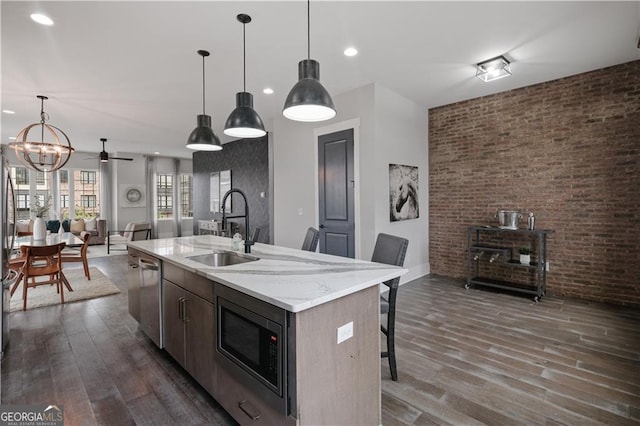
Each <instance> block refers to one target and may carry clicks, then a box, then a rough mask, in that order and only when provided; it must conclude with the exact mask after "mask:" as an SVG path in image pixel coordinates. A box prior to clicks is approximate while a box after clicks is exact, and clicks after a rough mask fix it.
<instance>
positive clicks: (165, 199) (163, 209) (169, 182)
mask: <svg viewBox="0 0 640 426" xmlns="http://www.w3.org/2000/svg"><path fill="white" fill-rule="evenodd" d="M156 189H157V193H158V219H170V218H172V217H173V175H167V174H159V175H158V183H157V187H156Z"/></svg>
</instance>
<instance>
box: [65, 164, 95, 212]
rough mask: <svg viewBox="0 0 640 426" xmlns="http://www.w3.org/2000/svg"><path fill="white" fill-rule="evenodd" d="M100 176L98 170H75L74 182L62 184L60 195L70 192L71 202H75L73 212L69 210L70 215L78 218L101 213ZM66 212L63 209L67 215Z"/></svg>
mask: <svg viewBox="0 0 640 426" xmlns="http://www.w3.org/2000/svg"><path fill="white" fill-rule="evenodd" d="M99 177H100V175H99V174H98V172H97V171H96V170H74V171H73V182H70V184H69V185H62V184H61V185H60V195H67V193H68V194H69V203H70V204H71V203H73V212H69V216H70V217H73V218H75V219H77V218H84V217H93V216H98V215H99V214H100V179H99ZM65 188H66V189H65ZM66 213H67V212H66V211H65V210H64V209H63V212H62V214H63V215H64V216H66ZM71 213H72V214H71Z"/></svg>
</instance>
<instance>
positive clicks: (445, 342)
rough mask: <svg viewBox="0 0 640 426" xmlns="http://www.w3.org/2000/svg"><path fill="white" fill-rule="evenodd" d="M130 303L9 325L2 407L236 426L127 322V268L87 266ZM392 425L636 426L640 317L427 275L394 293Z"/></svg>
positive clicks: (83, 306)
mask: <svg viewBox="0 0 640 426" xmlns="http://www.w3.org/2000/svg"><path fill="white" fill-rule="evenodd" d="M90 263H91V265H92V266H97V267H98V268H100V269H101V270H102V271H103V272H104V273H105V274H106V275H107V276H109V277H110V278H111V279H112V281H113V282H114V283H116V284H117V285H118V286H119V287H120V288H121V290H122V292H121V293H120V294H118V295H115V296H109V297H104V298H100V299H94V300H90V301H86V302H77V303H70V304H67V305H64V306H54V307H49V308H41V309H34V310H30V311H27V312H25V313H23V312H16V313H12V314H11V315H10V317H9V320H10V325H11V335H10V344H9V347H8V348H7V351H6V353H5V357H4V359H3V360H2V364H1V366H2V371H1V375H0V379H1V380H2V383H1V392H2V394H1V402H2V404H31V403H47V404H48V403H56V404H63V405H64V408H65V425H76V424H78V425H85V424H86V425H92V424H105V425H107V424H108V425H126V424H141V425H142V424H150V425H151V424H152V425H161V424H168V425H174V424H176V425H177V424H179V425H187V424H193V425H198V424H224V425H227V424H233V423H234V422H233V420H232V419H231V418H230V417H229V416H228V415H227V414H226V413H225V412H224V410H222V409H221V408H220V406H219V405H218V404H217V403H216V402H215V400H213V399H212V398H211V397H209V396H208V395H207V394H206V392H205V391H204V390H203V389H202V388H201V387H200V386H199V385H198V384H197V383H195V382H194V381H193V380H191V379H190V378H189V377H188V375H187V374H186V373H185V372H184V371H183V370H182V369H181V368H180V367H179V366H178V365H177V364H176V363H175V362H173V361H172V360H171V358H170V357H168V356H167V355H166V354H165V353H164V351H161V350H158V349H156V348H155V347H154V345H153V343H151V341H150V340H148V339H147V338H146V337H145V336H144V335H142V334H141V333H140V332H139V331H138V328H137V323H136V322H135V320H133V319H132V318H131V317H130V316H129V315H128V313H127V296H126V284H125V282H126V280H125V278H124V275H125V273H126V257H125V256H111V257H109V258H97V259H91V260H90ZM398 304H399V305H398V306H399V314H398V323H397V352H398V358H399V359H398V371H399V381H398V382H392V381H391V380H390V374H389V370H388V366H387V363H386V360H382V361H381V368H382V370H381V371H382V407H383V409H382V411H383V413H382V420H383V424H385V425H396V424H452V425H472V424H489V425H502V424H517V425H543V424H544V425H547V424H548V425H561V424H566V425H589V424H609V425H624V424H640V313H638V312H637V311H634V310H630V309H622V308H618V307H610V306H603V305H597V304H586V303H581V302H576V301H570V300H563V299H558V298H553V297H547V298H543V300H542V302H541V303H539V304H535V303H533V302H532V301H531V300H530V299H527V298H524V297H521V296H514V295H507V294H498V293H494V292H491V291H483V290H478V289H470V290H465V289H464V288H463V287H462V285H461V283H459V282H455V281H452V280H450V279H445V278H441V277H428V278H424V279H420V280H417V281H415V282H412V283H409V284H406V285H403V286H402V287H401V289H400V292H399V301H398Z"/></svg>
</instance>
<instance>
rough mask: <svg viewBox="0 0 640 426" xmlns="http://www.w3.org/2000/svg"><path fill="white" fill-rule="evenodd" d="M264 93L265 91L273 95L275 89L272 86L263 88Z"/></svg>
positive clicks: (266, 93)
mask: <svg viewBox="0 0 640 426" xmlns="http://www.w3.org/2000/svg"><path fill="white" fill-rule="evenodd" d="M262 93H264V94H265V95H273V89H272V88H271V87H265V88H264V89H263V90H262Z"/></svg>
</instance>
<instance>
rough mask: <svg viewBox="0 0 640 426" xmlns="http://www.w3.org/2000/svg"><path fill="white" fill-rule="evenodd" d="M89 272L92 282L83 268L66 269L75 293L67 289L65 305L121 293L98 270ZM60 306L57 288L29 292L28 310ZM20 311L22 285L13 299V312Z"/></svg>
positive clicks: (45, 286) (41, 288) (37, 288)
mask: <svg viewBox="0 0 640 426" xmlns="http://www.w3.org/2000/svg"><path fill="white" fill-rule="evenodd" d="M89 272H90V274H91V281H88V280H87V279H86V278H85V276H84V270H83V269H82V268H73V269H64V275H65V276H66V277H67V280H68V281H69V283H70V284H71V288H73V291H68V290H67V288H66V287H65V289H64V303H65V304H67V303H71V302H77V301H79V300H87V299H94V298H96V297H102V296H107V295H110V294H116V293H120V289H119V288H118V287H116V285H115V284H113V283H112V282H111V280H109V278H107V277H106V276H105V275H104V274H103V273H102V272H100V270H99V269H98V268H95V267H90V268H89ZM58 304H60V295H59V294H58V293H56V288H55V286H50V285H41V286H38V287H35V288H30V289H29V290H28V293H27V310H30V309H34V308H40V307H43V306H50V305H58ZM20 310H22V283H20V286H19V287H18V288H17V290H16V292H15V293H13V296H12V297H11V312H13V311H20Z"/></svg>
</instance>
